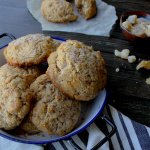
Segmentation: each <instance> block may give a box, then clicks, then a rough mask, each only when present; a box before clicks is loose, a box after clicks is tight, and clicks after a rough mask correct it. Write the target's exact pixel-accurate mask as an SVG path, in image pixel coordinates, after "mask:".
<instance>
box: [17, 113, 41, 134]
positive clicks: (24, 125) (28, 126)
mask: <svg viewBox="0 0 150 150" xmlns="http://www.w3.org/2000/svg"><path fill="white" fill-rule="evenodd" d="M19 128H20V129H22V130H23V131H25V132H26V133H27V134H36V133H38V132H40V130H39V129H37V127H36V126H35V125H34V124H33V123H32V121H31V120H30V117H29V114H28V115H27V116H26V117H25V118H24V120H23V121H22V122H21V124H20V126H19Z"/></svg>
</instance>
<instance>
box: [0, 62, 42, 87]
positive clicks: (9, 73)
mask: <svg viewBox="0 0 150 150" xmlns="http://www.w3.org/2000/svg"><path fill="white" fill-rule="evenodd" d="M44 72H45V71H44V70H43V68H42V67H40V66H29V67H18V66H10V65H8V64H5V65H3V66H1V67H0V82H1V84H2V83H3V82H2V81H3V80H5V82H9V80H10V79H11V78H12V77H13V78H16V77H20V78H23V79H25V80H26V81H27V83H28V84H29V85H30V84H31V83H32V82H33V81H34V80H35V79H36V78H37V77H38V76H40V75H42V74H43V73H44ZM7 80H8V81H7ZM5 82H4V84H5Z"/></svg>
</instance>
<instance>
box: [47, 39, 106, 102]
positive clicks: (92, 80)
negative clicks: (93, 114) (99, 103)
mask: <svg viewBox="0 0 150 150" xmlns="http://www.w3.org/2000/svg"><path fill="white" fill-rule="evenodd" d="M48 64H49V67H48V69H47V71H46V74H47V75H48V77H49V78H50V80H51V82H52V83H53V84H54V85H55V86H56V87H57V88H58V89H59V90H60V91H62V92H63V93H65V94H66V95H68V96H70V97H71V98H75V99H76V100H84V101H87V100H90V99H93V98H94V97H95V96H96V95H97V94H98V93H99V92H100V91H101V90H103V89H104V88H105V86H106V81H107V73H106V68H105V62H104V60H103V58H102V57H101V53H100V51H97V52H96V51H94V50H93V49H92V47H90V46H86V45H85V44H84V43H82V42H79V41H75V40H67V41H66V42H63V43H62V44H61V45H60V46H59V47H58V49H57V51H56V52H53V53H51V55H50V56H49V58H48Z"/></svg>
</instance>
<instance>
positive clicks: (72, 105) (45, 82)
mask: <svg viewBox="0 0 150 150" xmlns="http://www.w3.org/2000/svg"><path fill="white" fill-rule="evenodd" d="M30 89H31V91H32V94H33V98H34V100H35V101H36V103H35V105H34V107H33V110H32V111H31V113H30V119H31V121H32V122H33V123H34V124H35V126H36V127H37V128H38V129H39V130H41V131H43V132H45V133H46V134H49V135H65V134H67V133H68V132H70V131H71V130H72V129H73V128H74V126H75V124H76V123H77V121H78V118H79V116H80V111H81V104H80V102H79V101H76V100H73V99H71V98H69V97H67V96H65V95H64V94H63V93H62V92H60V91H59V90H58V89H57V88H56V87H55V86H54V84H52V83H51V81H50V80H49V79H48V77H47V75H46V74H44V75H41V76H40V77H38V78H37V79H36V80H35V81H34V82H33V83H32V84H31V86H30Z"/></svg>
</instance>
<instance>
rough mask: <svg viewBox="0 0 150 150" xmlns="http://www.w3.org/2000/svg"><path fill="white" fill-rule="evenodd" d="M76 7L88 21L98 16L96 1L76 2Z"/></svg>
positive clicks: (79, 0) (82, 0) (81, 0)
mask: <svg viewBox="0 0 150 150" xmlns="http://www.w3.org/2000/svg"><path fill="white" fill-rule="evenodd" d="M75 7H76V8H77V10H78V11H79V13H80V14H81V15H82V16H83V17H84V18H85V19H86V20H88V19H90V18H92V17H94V16H95V15H96V14H97V8H96V1H95V0H75Z"/></svg>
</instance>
